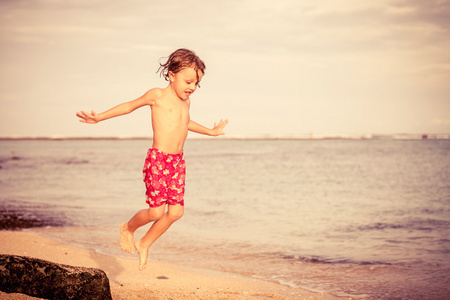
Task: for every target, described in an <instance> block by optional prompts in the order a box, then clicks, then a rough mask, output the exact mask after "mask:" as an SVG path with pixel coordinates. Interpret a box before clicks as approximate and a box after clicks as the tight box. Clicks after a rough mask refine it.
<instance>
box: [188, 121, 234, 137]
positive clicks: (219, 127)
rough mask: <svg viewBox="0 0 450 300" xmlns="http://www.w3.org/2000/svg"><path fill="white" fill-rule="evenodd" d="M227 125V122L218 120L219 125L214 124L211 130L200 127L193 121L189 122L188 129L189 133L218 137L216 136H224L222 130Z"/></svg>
mask: <svg viewBox="0 0 450 300" xmlns="http://www.w3.org/2000/svg"><path fill="white" fill-rule="evenodd" d="M227 124H228V120H220V122H219V124H216V123H214V127H213V128H212V129H210V128H207V127H205V126H202V125H200V124H198V123H195V122H194V121H192V120H191V121H189V126H188V129H189V130H190V131H193V132H196V133H200V134H205V135H211V136H218V135H224V134H225V132H223V128H224V127H225V126H226V125H227Z"/></svg>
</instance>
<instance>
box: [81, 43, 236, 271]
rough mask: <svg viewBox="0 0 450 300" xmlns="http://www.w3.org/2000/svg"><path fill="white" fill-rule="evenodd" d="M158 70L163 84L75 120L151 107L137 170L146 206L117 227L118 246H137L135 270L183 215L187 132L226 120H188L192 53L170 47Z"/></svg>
mask: <svg viewBox="0 0 450 300" xmlns="http://www.w3.org/2000/svg"><path fill="white" fill-rule="evenodd" d="M159 71H160V74H161V75H162V76H163V77H164V78H165V79H166V80H167V81H169V85H168V86H167V87H166V88H153V89H151V90H149V91H147V92H146V93H145V94H144V95H143V96H141V97H139V98H137V99H135V100H132V101H130V102H125V103H122V104H119V105H117V106H115V107H113V108H111V109H109V110H107V111H105V112H103V113H100V114H96V113H95V112H94V111H91V113H87V112H84V111H81V112H77V114H76V115H77V116H78V117H79V118H80V122H83V123H89V124H95V123H98V122H100V121H103V120H107V119H110V118H113V117H117V116H121V115H125V114H128V113H131V112H132V111H134V110H135V109H137V108H139V107H142V106H146V105H149V106H150V108H151V116H152V127H153V146H152V148H150V149H149V150H148V152H147V157H146V159H145V164H144V170H143V176H144V182H145V185H146V188H147V191H146V203H148V204H149V209H143V210H140V211H138V212H137V213H136V214H135V215H134V216H133V217H132V218H131V219H130V220H129V221H128V222H125V223H123V224H122V225H121V226H120V247H121V249H122V250H123V251H125V252H128V253H134V249H136V250H137V252H138V253H139V269H140V270H141V271H142V270H144V269H145V267H146V264H147V255H148V249H149V248H150V246H151V245H152V244H153V243H154V242H155V241H156V239H158V238H159V237H160V236H161V235H162V234H163V233H164V232H165V231H166V230H167V229H168V228H169V227H170V226H171V225H172V224H173V223H174V222H175V221H176V220H178V219H180V218H181V217H182V216H183V213H184V190H185V177H186V168H185V161H184V155H183V146H184V142H185V140H186V137H187V134H188V130H189V131H193V132H197V133H200V134H205V135H210V136H219V135H223V134H225V133H224V132H223V128H224V127H225V126H226V125H227V124H228V120H220V122H219V123H218V124H216V123H214V127H213V128H212V129H209V128H206V127H204V126H202V125H200V124H197V123H195V122H194V121H192V120H190V118H189V107H190V105H191V99H190V96H191V95H192V93H193V92H194V91H195V90H196V89H197V86H198V85H199V83H200V81H201V80H202V77H203V75H204V73H205V64H204V63H203V61H202V60H201V59H200V58H199V57H198V56H197V55H196V54H195V53H194V52H193V51H190V50H187V49H178V50H176V51H175V52H173V53H172V54H171V55H170V56H169V58H168V59H167V62H166V63H164V64H161V63H160V68H159V69H158V72H159ZM166 205H167V207H168V208H167V211H166ZM150 222H153V225H152V226H151V227H150V229H149V230H148V232H147V233H146V234H145V235H144V236H143V237H142V238H141V239H140V240H138V241H136V242H135V243H134V237H133V235H134V232H135V231H136V229H138V228H139V227H141V226H144V225H146V224H148V223H150Z"/></svg>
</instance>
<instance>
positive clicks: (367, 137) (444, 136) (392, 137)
mask: <svg viewBox="0 0 450 300" xmlns="http://www.w3.org/2000/svg"><path fill="white" fill-rule="evenodd" d="M189 139H191V140H210V139H217V137H195V136H194V137H189ZM448 139H450V134H364V135H356V134H355V135H312V134H311V135H304V136H278V137H277V136H254V137H240V136H223V137H220V138H219V139H218V140H249V141H254V140H308V141H309V140H448ZM34 140H35V141H72V140H73V141H79V140H111V141H114V140H146V141H149V140H153V137H114V136H111V137H108V136H105V137H51V136H48V137H47V136H40V137H0V141H34Z"/></svg>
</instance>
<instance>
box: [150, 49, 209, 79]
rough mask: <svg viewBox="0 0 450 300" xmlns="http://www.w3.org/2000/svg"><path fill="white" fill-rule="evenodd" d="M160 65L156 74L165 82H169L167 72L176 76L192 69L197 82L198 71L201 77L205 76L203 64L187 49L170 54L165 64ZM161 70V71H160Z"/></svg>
mask: <svg viewBox="0 0 450 300" xmlns="http://www.w3.org/2000/svg"><path fill="white" fill-rule="evenodd" d="M159 64H160V67H159V69H158V72H160V75H162V76H163V77H164V78H165V79H166V80H167V81H169V80H170V79H169V72H171V73H173V74H176V73H178V72H180V71H181V70H183V69H185V68H194V69H195V71H196V72H197V80H199V78H198V71H201V72H202V75H203V74H205V69H206V66H205V63H204V62H203V61H202V60H201V59H200V58H199V57H198V56H197V55H196V54H195V52H194V51H191V50H188V49H178V50H176V51H175V52H173V53H172V54H170V56H169V58H168V59H167V62H166V63H164V64H161V63H159ZM160 70H161V71H160Z"/></svg>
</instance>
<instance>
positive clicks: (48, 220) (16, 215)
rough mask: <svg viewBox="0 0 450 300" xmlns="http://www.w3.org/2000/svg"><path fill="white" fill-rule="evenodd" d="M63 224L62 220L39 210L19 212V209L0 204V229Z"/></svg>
mask: <svg viewBox="0 0 450 300" xmlns="http://www.w3.org/2000/svg"><path fill="white" fill-rule="evenodd" d="M62 225H63V222H62V221H60V220H56V219H54V218H52V217H51V216H46V215H42V216H41V215H39V213H38V212H37V211H36V212H33V213H32V214H31V213H27V212H26V211H25V212H23V211H22V212H19V211H18V210H11V209H8V208H5V207H3V206H2V205H1V204H0V230H18V229H23V228H32V227H45V226H62Z"/></svg>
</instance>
